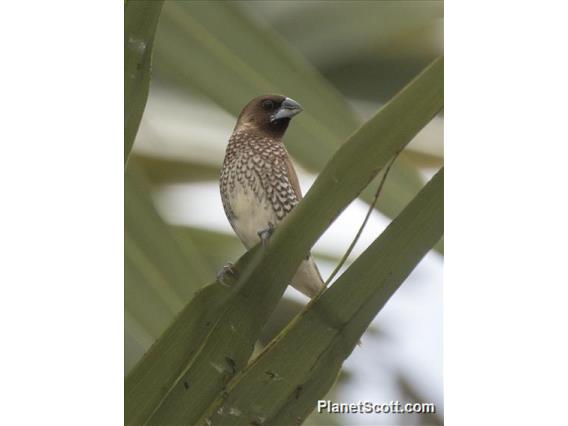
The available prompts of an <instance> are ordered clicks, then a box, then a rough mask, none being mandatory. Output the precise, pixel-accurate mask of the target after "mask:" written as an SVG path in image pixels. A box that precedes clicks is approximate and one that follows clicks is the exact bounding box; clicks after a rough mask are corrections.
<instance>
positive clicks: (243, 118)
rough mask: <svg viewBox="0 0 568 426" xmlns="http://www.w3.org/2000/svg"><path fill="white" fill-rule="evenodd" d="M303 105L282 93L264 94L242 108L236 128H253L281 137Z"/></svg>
mask: <svg viewBox="0 0 568 426" xmlns="http://www.w3.org/2000/svg"><path fill="white" fill-rule="evenodd" d="M302 111H303V109H302V106H301V105H300V104H299V103H298V102H296V101H295V100H293V99H290V98H287V97H285V96H281V95H262V96H258V97H256V98H254V99H253V100H252V101H250V102H249V103H248V104H246V105H245V107H244V108H243V109H242V111H241V113H240V115H239V119H238V120H237V125H236V127H235V130H251V131H256V132H259V133H262V134H264V135H266V136H269V137H272V138H276V139H279V138H281V137H282V136H283V135H284V132H286V129H287V128H288V124H289V123H290V119H291V118H292V117H294V116H295V115H296V114H299V113H300V112H302Z"/></svg>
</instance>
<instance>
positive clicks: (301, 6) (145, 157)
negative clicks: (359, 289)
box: [125, 1, 443, 425]
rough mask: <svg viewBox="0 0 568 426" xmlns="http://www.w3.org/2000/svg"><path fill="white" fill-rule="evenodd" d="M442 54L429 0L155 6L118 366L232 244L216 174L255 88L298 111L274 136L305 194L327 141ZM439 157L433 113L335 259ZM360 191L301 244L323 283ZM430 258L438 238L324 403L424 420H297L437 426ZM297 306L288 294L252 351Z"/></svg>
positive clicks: (438, 380) (377, 229) (128, 213)
mask: <svg viewBox="0 0 568 426" xmlns="http://www.w3.org/2000/svg"><path fill="white" fill-rule="evenodd" d="M442 54H443V3H442V2H441V1H345V2H343V1H297V2H296V1H269V2H260V1H233V2H215V1H207V2H201V1H187V2H177V1H166V2H165V4H164V7H163V10H162V14H161V17H160V22H159V24H158V29H157V33H156V39H155V46H154V54H153V77H152V83H151V87H150V95H149V98H148V103H147V105H146V110H145V112H144V116H143V119H142V122H141V125H140V129H139V131H138V134H137V137H136V141H135V144H134V149H133V153H132V155H131V157H130V159H129V163H128V168H127V174H126V178H125V373H127V372H128V371H129V370H130V369H131V368H132V367H133V365H134V364H135V363H136V362H137V361H138V360H139V359H140V357H141V356H142V354H143V353H144V352H145V350H146V349H147V348H148V347H149V346H150V345H151V344H152V343H153V342H154V341H155V339H156V338H157V337H158V336H159V335H160V334H161V333H162V332H163V331H164V329H165V328H166V327H167V326H168V325H169V324H170V323H171V321H172V320H173V318H174V316H175V314H176V313H177V312H178V311H179V310H180V309H181V308H182V307H183V306H184V305H185V304H186V303H187V301H188V300H189V299H190V298H191V296H192V294H193V293H194V292H195V291H196V290H197V289H198V288H200V287H201V286H203V285H204V284H207V283H209V282H212V281H214V280H215V275H216V273H217V271H219V270H220V269H221V267H222V266H223V265H224V264H226V263H227V262H230V261H232V262H234V261H235V260H236V259H237V258H238V257H239V256H240V255H241V254H242V253H244V251H245V250H244V247H243V246H242V245H241V244H240V242H239V241H238V240H237V239H236V237H235V236H234V234H233V232H232V229H231V228H230V226H229V224H228V222H227V220H226V218H225V215H224V212H223V208H222V205H221V200H220V196H219V190H218V183H217V178H218V172H219V169H220V166H221V163H222V161H223V156H224V151H225V147H226V144H227V141H228V138H229V136H230V134H231V133H232V130H233V127H234V124H235V118H236V115H237V114H238V112H239V111H240V109H241V107H242V106H244V104H245V103H246V102H247V101H248V100H250V99H251V98H252V97H254V96H257V95H259V94H261V93H281V94H284V95H287V96H290V97H292V98H294V99H295V100H297V101H298V102H300V103H301V104H302V105H303V106H304V109H305V111H304V112H303V113H302V114H301V115H299V116H298V117H297V118H296V119H295V121H294V122H293V123H292V125H291V127H290V130H289V132H288V133H287V136H286V138H285V140H284V141H285V143H286V144H287V147H288V149H289V151H290V153H291V155H292V156H293V158H294V162H295V165H296V168H297V170H298V172H299V177H300V181H301V186H302V189H303V192H304V193H306V192H307V190H308V189H309V187H310V185H311V184H312V183H313V181H314V179H315V177H316V176H317V172H318V171H319V170H321V168H322V167H323V165H325V163H326V162H327V161H328V160H329V158H330V157H331V155H333V152H334V151H335V150H336V149H337V147H338V146H339V144H340V143H341V142H342V141H344V140H345V139H346V138H347V137H348V136H349V134H350V133H351V132H352V131H354V130H355V129H356V128H357V127H358V126H359V125H360V124H361V123H363V122H364V121H365V120H367V119H368V118H370V117H371V116H372V115H373V114H374V113H375V112H376V111H377V110H378V109H379V108H380V107H381V105H382V104H384V103H385V102H387V101H388V100H389V99H390V98H391V97H392V96H393V95H394V94H396V93H397V91H398V90H400V89H401V88H402V87H403V86H404V85H405V84H406V83H408V82H409V81H410V80H411V79H412V78H413V77H414V76H416V75H417V74H418V73H419V72H420V71H421V70H422V69H423V68H424V67H426V66H427V65H428V63H429V62H430V61H432V60H433V59H434V58H435V57H437V56H439V55H442ZM377 143H380V141H377ZM442 164H443V116H442V115H439V116H437V117H435V118H434V119H433V120H432V122H431V123H430V124H429V125H428V126H426V127H425V128H424V129H423V130H422V131H421V132H420V133H419V134H418V135H417V136H416V138H415V139H414V140H413V141H412V142H411V144H410V145H409V146H408V148H407V149H406V151H405V152H404V155H401V156H400V157H399V159H398V160H397V166H396V167H395V169H393V172H392V174H391V176H390V177H389V181H388V185H387V186H386V187H385V192H384V194H383V196H382V197H381V200H380V206H379V207H380V212H379V211H377V210H375V211H374V212H373V214H372V216H371V219H370V221H369V223H368V224H367V227H366V228H365V231H364V232H363V235H362V237H361V239H360V241H359V243H358V244H357V246H356V248H355V250H354V251H353V253H352V255H351V256H350V259H349V261H348V262H347V264H346V265H345V266H348V265H349V263H350V262H351V261H353V260H354V259H355V258H356V257H357V256H358V255H359V254H360V253H361V252H362V251H363V250H364V249H365V248H366V247H367V246H368V245H369V244H370V243H371V242H372V241H373V240H374V239H375V238H376V237H377V236H378V235H379V234H380V233H381V232H382V230H383V229H384V228H385V227H386V226H387V225H388V223H389V221H390V218H389V216H390V217H392V216H393V215H394V214H396V213H397V212H398V211H400V209H401V208H402V207H404V205H405V204H406V203H407V202H408V200H409V199H411V198H412V196H413V195H414V193H416V192H417V191H418V190H419V188H420V186H421V185H423V184H424V183H425V182H426V181H427V180H428V179H429V178H430V176H432V175H433V173H434V172H435V171H437V170H438V168H439V167H441V166H442ZM375 189H376V182H375V183H372V184H371V185H370V189H369V191H370V193H371V194H372V192H374V191H375ZM368 199H369V197H368V196H367V197H366V195H365V194H362V198H361V199H359V200H356V201H355V202H353V203H352V205H351V206H350V207H349V208H348V209H346V211H345V212H344V213H342V215H341V216H340V217H339V218H338V220H337V221H336V222H335V223H334V224H333V225H332V226H331V227H330V228H329V229H328V231H327V232H326V233H325V234H324V235H323V236H322V237H321V239H320V240H319V241H318V242H317V243H316V245H315V247H314V249H313V251H314V253H315V256H316V260H317V263H318V265H319V266H320V270H321V272H322V275H323V276H324V278H326V277H327V276H328V275H329V274H330V272H331V271H332V269H333V268H334V267H335V265H336V264H337V262H338V261H339V259H340V258H341V256H342V255H343V253H344V252H345V250H346V249H347V247H348V246H349V244H350V242H351V240H352V239H353V237H354V235H355V234H356V232H357V230H358V228H359V226H360V224H361V222H362V220H363V218H364V216H365V213H366V210H367V207H368V205H367V204H366V202H365V200H368ZM381 212H382V213H381ZM442 251H443V248H442V245H441V244H439V245H438V246H437V250H436V251H434V250H433V251H432V252H430V253H429V254H428V255H427V256H426V257H425V258H424V259H423V261H422V262H421V263H420V264H419V265H418V267H417V268H416V269H415V271H414V272H413V273H412V275H411V276H410V277H409V278H408V280H407V281H406V282H405V283H404V284H403V285H402V287H401V288H400V290H399V291H398V292H397V293H396V294H395V295H394V296H393V297H392V298H391V300H390V301H389V302H388V304H387V305H386V306H385V308H384V309H383V310H382V311H381V312H380V313H379V315H378V316H377V318H376V319H375V320H374V322H373V324H372V326H371V327H370V328H369V330H368V331H367V333H366V334H365V335H364V336H363V338H362V342H363V344H362V346H360V347H357V348H356V349H355V350H354V352H353V353H352V355H351V356H350V357H349V358H348V359H347V361H346V362H345V364H344V368H343V372H342V373H341V375H340V377H339V379H338V381H337V383H336V385H335V386H334V388H333V389H332V390H331V391H330V393H329V395H328V396H327V398H328V399H332V400H334V401H337V402H357V401H372V402H376V403H388V402H390V401H396V400H398V401H400V402H401V403H405V402H432V403H434V404H435V405H436V409H437V413H436V414H435V415H385V414H381V415H371V414H368V415H353V414H349V415H348V414H345V415H325V414H321V415H318V414H312V416H311V417H310V418H309V419H308V420H307V421H306V423H305V424H313V425H341V424H345V425H359V424H360V425H438V424H443V383H442V262H443V257H442V254H441V253H442ZM306 302H307V299H306V298H305V297H304V296H302V295H301V294H299V293H298V292H296V290H294V289H292V288H289V289H288V290H287V291H286V293H285V295H284V298H283V300H282V301H281V303H280V305H279V307H278V309H277V311H276V312H275V314H274V315H273V318H272V319H271V321H270V322H269V324H268V325H267V326H266V329H265V331H264V334H263V337H262V341H261V342H259V345H258V346H259V347H258V350H260V349H261V348H262V345H263V344H266V343H267V342H268V341H269V340H270V338H271V337H273V336H274V335H275V334H276V333H277V332H278V331H279V330H280V329H281V328H282V327H283V326H284V325H285V324H286V323H287V322H288V321H289V320H290V319H291V318H292V317H293V316H294V315H296V314H297V313H298V312H299V311H300V310H301V309H302V307H303V306H304V305H305V304H306Z"/></svg>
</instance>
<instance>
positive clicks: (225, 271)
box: [217, 262, 237, 285]
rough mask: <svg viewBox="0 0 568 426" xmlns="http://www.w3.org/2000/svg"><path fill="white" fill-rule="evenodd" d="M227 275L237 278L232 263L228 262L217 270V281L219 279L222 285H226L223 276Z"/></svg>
mask: <svg viewBox="0 0 568 426" xmlns="http://www.w3.org/2000/svg"><path fill="white" fill-rule="evenodd" d="M227 275H230V276H231V277H233V278H237V271H236V270H235V268H234V265H233V264H232V263H230V262H229V263H227V264H226V265H225V266H223V267H222V268H221V270H220V271H219V272H217V281H219V282H220V283H221V284H223V285H228V284H227V283H226V282H225V277H226V276H227Z"/></svg>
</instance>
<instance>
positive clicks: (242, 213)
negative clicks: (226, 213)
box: [229, 183, 277, 248]
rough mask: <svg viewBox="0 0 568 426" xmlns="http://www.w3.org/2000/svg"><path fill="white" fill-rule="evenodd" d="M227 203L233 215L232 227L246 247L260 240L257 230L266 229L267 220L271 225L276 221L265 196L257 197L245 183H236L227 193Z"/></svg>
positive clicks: (267, 225)
mask: <svg viewBox="0 0 568 426" xmlns="http://www.w3.org/2000/svg"><path fill="white" fill-rule="evenodd" d="M261 191H262V190H261ZM229 203H230V205H231V210H232V211H233V213H234V215H235V217H234V219H233V224H232V225H233V229H234V230H235V232H236V233H237V235H238V236H239V238H240V239H241V241H242V242H243V244H244V245H245V247H246V248H251V247H253V246H254V245H256V244H257V243H258V242H259V241H260V238H259V236H258V232H260V231H263V230H265V229H267V228H268V227H269V222H270V223H272V225H276V223H277V217H276V214H275V213H274V210H273V209H272V205H271V204H270V203H269V202H268V200H267V199H266V197H265V196H261V197H257V196H256V195H255V194H254V192H253V191H252V190H251V188H250V187H249V186H248V185H246V184H245V185H244V186H243V185H241V184H239V183H237V184H236V186H235V188H234V190H233V191H232V192H231V193H230V194H229Z"/></svg>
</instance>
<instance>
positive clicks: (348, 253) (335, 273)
mask: <svg viewBox="0 0 568 426" xmlns="http://www.w3.org/2000/svg"><path fill="white" fill-rule="evenodd" d="M398 154H399V153H398V152H397V153H396V154H395V155H394V157H392V159H391V161H390V162H389V163H388V164H387V167H386V168H385V173H384V174H383V177H382V178H381V182H380V183H379V187H378V188H377V191H376V192H375V196H374V197H373V201H372V202H371V204H370V205H369V209H368V210H367V215H366V216H365V219H364V220H363V223H362V224H361V226H360V227H359V230H358V231H357V234H356V235H355V238H353V241H351V244H350V245H349V248H348V249H347V251H346V252H345V254H344V255H343V257H342V258H341V260H340V261H339V263H338V264H337V266H336V267H335V269H334V270H333V272H332V273H331V275H330V276H329V278H328V279H327V281H326V282H325V287H327V286H328V285H329V284H330V283H331V281H332V280H333V279H334V278H335V276H336V275H337V273H338V272H339V270H340V269H341V267H342V266H343V264H344V263H345V262H346V261H347V258H348V257H349V255H350V254H351V252H352V251H353V249H354V248H355V245H356V244H357V241H359V237H361V234H362V233H363V229H364V228H365V226H366V225H367V222H368V221H369V217H371V213H372V212H373V210H374V208H375V205H376V204H377V201H378V200H379V196H380V195H381V190H382V189H383V186H384V184H385V181H386V180H387V176H388V174H389V171H390V169H391V167H392V165H393V164H394V161H395V160H396V157H398Z"/></svg>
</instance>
